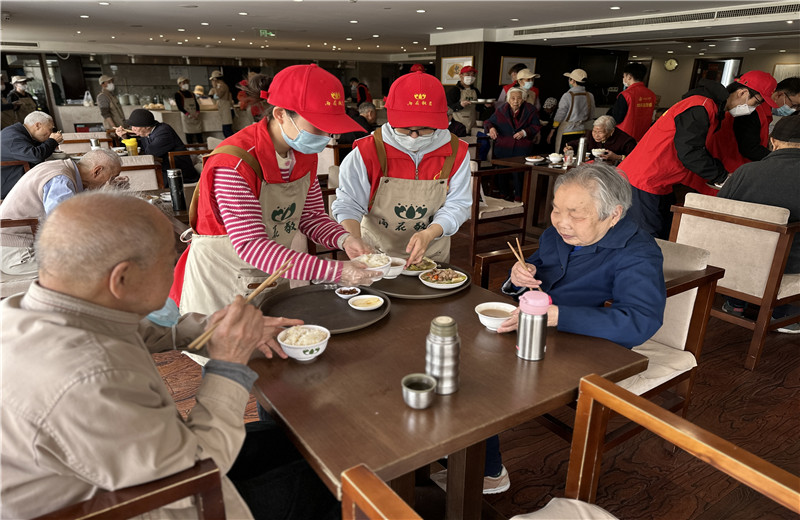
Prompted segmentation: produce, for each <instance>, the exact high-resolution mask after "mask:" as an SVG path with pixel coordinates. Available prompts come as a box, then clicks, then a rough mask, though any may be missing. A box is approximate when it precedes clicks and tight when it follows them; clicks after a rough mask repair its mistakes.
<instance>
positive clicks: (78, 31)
mask: <svg viewBox="0 0 800 520" xmlns="http://www.w3.org/2000/svg"><path fill="white" fill-rule="evenodd" d="M77 33H78V34H80V33H81V32H80V31H77ZM150 39H151V40H152V38H150Z"/></svg>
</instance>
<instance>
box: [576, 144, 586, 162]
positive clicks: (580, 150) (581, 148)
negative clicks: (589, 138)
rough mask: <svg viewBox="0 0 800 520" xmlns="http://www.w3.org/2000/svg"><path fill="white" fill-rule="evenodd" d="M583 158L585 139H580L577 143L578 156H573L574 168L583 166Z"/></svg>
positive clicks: (584, 154)
mask: <svg viewBox="0 0 800 520" xmlns="http://www.w3.org/2000/svg"><path fill="white" fill-rule="evenodd" d="M585 156H586V138H585V137H581V138H580V140H579V141H578V155H576V156H575V157H576V158H577V162H576V163H575V166H580V165H581V164H583V158H584V157H585Z"/></svg>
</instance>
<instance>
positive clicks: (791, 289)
mask: <svg viewBox="0 0 800 520" xmlns="http://www.w3.org/2000/svg"><path fill="white" fill-rule="evenodd" d="M795 294H800V274H784V275H783V278H782V279H781V286H780V288H779V289H778V298H786V297H788V296H794V295H795Z"/></svg>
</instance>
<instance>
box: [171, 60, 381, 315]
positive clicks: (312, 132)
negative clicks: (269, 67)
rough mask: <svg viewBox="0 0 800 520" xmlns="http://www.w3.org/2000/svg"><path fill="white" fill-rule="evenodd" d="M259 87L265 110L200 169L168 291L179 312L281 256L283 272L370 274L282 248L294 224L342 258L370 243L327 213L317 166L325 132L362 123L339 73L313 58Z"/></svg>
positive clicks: (330, 277) (334, 278)
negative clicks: (183, 246) (347, 103)
mask: <svg viewBox="0 0 800 520" xmlns="http://www.w3.org/2000/svg"><path fill="white" fill-rule="evenodd" d="M261 96H262V97H263V98H265V99H266V100H267V101H268V102H269V104H270V105H271V106H270V107H269V108H268V110H267V117H265V118H264V119H262V120H261V121H260V122H258V123H256V124H253V125H250V126H248V127H247V128H245V129H243V130H240V131H239V132H238V133H236V134H234V135H233V136H231V137H229V138H227V139H225V140H224V141H223V142H222V143H221V144H220V145H219V146H218V147H217V148H216V149H215V150H214V152H212V154H211V156H210V157H209V158H208V160H207V161H206V163H205V166H204V168H203V173H202V175H201V176H200V182H199V184H198V186H197V189H196V190H195V193H194V197H193V198H192V203H191V206H190V209H189V219H190V224H191V227H192V230H193V232H194V234H193V235H192V240H191V245H190V247H189V248H188V249H187V250H186V252H185V253H184V254H183V256H181V258H180V260H179V261H178V264H177V266H176V267H175V282H174V283H173V286H172V291H170V298H172V299H173V300H175V302H176V303H178V304H179V308H180V310H181V313H185V312H190V311H191V312H201V313H204V314H211V313H213V312H216V311H217V310H219V309H221V308H223V307H224V306H225V305H228V304H229V303H230V302H232V301H233V300H234V298H235V297H236V296H237V295H245V294H247V293H248V290H250V291H252V289H253V288H254V287H256V286H257V285H258V284H260V283H261V282H262V281H263V280H264V279H266V277H267V273H274V272H275V271H276V270H277V269H278V267H280V265H281V264H282V263H283V262H284V261H285V260H287V259H291V260H292V262H293V264H294V265H293V266H292V268H291V269H289V271H287V272H286V274H284V275H283V278H285V279H292V280H312V279H316V280H323V281H330V282H339V281H341V282H344V283H346V284H348V285H356V284H367V285H368V284H369V283H370V281H371V279H372V278H373V277H374V276H375V275H374V272H372V271H366V270H364V269H363V267H364V266H363V264H353V263H351V262H337V261H332V260H325V259H321V258H317V257H316V256H313V255H309V254H306V253H299V252H297V251H294V250H292V249H291V248H290V246H291V245H292V242H293V239H295V237H296V236H297V234H298V232H300V233H303V234H304V235H306V236H307V237H309V238H311V239H312V240H314V242H316V243H318V244H321V245H323V246H324V247H328V248H331V249H336V248H339V249H344V250H345V252H346V253H347V255H348V256H349V257H350V258H355V257H356V256H359V255H361V254H363V253H367V252H369V251H370V249H369V248H367V247H366V246H365V245H364V243H363V242H362V241H361V240H360V239H359V238H358V237H357V236H355V237H354V236H351V235H350V234H349V233H348V232H347V231H346V230H345V229H344V228H343V227H342V226H340V225H339V224H337V223H336V222H335V221H333V220H332V219H331V218H330V217H328V215H326V213H325V208H324V205H323V203H322V193H321V191H320V187H319V182H318V180H317V176H316V172H317V154H318V153H319V152H321V151H322V150H324V149H325V146H327V144H328V142H329V141H330V134H333V133H342V132H351V131H354V130H360V129H361V127H360V126H358V124H357V123H355V122H354V121H353V120H352V119H350V118H349V117H348V116H347V114H346V113H345V108H344V91H343V89H342V85H341V83H340V82H339V80H337V79H336V77H334V76H333V75H332V74H330V73H328V72H326V71H324V70H323V69H321V68H319V67H317V66H316V65H295V66H292V67H288V68H286V69H283V70H282V71H280V72H279V73H278V74H276V75H275V78H274V79H273V81H272V84H271V85H270V89H269V92H263V91H262V93H261ZM281 285H287V284H279V286H281ZM274 290H275V288H273V289H267V290H266V291H264V293H262V295H264V296H266V295H268V294H270V293H271V292H274ZM259 298H260V297H259ZM262 299H263V298H262ZM256 304H257V302H256Z"/></svg>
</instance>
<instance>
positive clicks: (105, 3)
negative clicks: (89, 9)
mask: <svg viewBox="0 0 800 520" xmlns="http://www.w3.org/2000/svg"><path fill="white" fill-rule="evenodd" d="M97 3H98V4H100V5H111V4H109V3H108V2H97Z"/></svg>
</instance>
